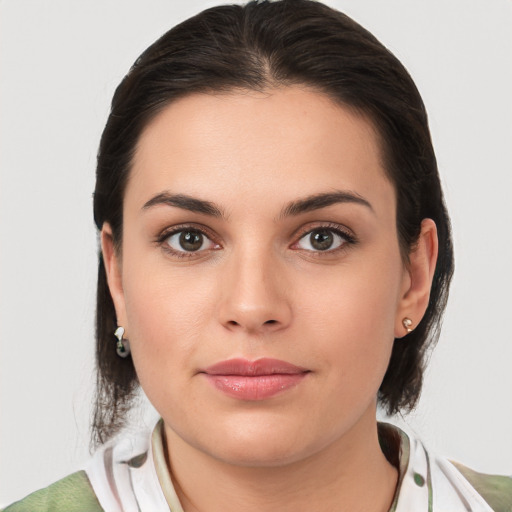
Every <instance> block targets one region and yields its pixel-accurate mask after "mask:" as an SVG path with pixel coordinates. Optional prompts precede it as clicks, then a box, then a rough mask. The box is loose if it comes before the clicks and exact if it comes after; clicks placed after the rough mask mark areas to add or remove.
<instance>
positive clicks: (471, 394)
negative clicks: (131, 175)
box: [0, 0, 512, 505]
mask: <svg viewBox="0 0 512 512" xmlns="http://www.w3.org/2000/svg"><path fill="white" fill-rule="evenodd" d="M216 3H217V2H213V1H200V0H196V1H190V0H188V1H186V2H185V1H183V2H181V1H170V0H165V1H164V0H145V1H141V0H140V1H134V0H131V1H127V0H107V1H99V0H94V1H88V2H82V1H78V0H72V1H70V0H51V1H49V0H45V1H43V0H10V1H9V0H3V1H1V2H0V24H1V25H0V37H1V40H0V52H1V53H0V59H1V60H0V72H1V80H0V87H1V96H0V101H1V104H0V109H1V114H0V122H1V128H0V129H1V132H0V137H1V146H2V147H1V152H0V169H1V179H0V244H1V246H0V250H1V252H0V257H1V262H0V290H1V305H0V306H1V307H0V329H1V330H0V342H1V345H0V363H1V366H0V379H1V380H0V393H1V395H0V400H1V402H0V407H1V409H0V414H1V416H0V434H1V437H0V461H1V462H0V505H1V504H4V505H5V504H7V503H9V502H10V501H12V500H14V499H17V498H20V497H21V496H22V495H24V494H26V493H28V492H30V491H32V490H35V489H36V488H39V487H42V486H45V485H48V484H49V483H50V482H52V481H54V480H55V479H57V478H59V477H62V476H64V475H65V474H67V473H69V472H71V471H72V470H74V469H76V468H77V467H78V466H80V464H82V463H83V462H84V461H85V460H86V459H87V457H88V424H89V414H90V401H91V398H92V389H93V381H94V378H93V313H94V295H95V272H96V270H95V266H96V233H95V230H94V227H93V221H92V208H91V206H92V201H91V194H92V191H93V187H94V164H95V153H96V148H97V144H98V140H99V136H100V133H101V129H102V127H103V125H104V122H105V120H106V116H107V113H108V104H109V101H110V98H111V96H112V93H113V91H114V88H115V86H116V85H117V83H118V82H119V81H120V79H121V78H122V76H123V75H124V73H125V72H126V71H127V70H128V67H129V66H130V65H131V63H132V62H133V60H134V59H135V57H136V56H137V55H138V54H139V53H140V52H141V51H142V50H143V49H144V48H145V47H146V46H147V45H149V44H150V43H151V42H153V40H155V39H156V38H157V37H158V36H160V35H161V34H162V33H163V32H165V31H166V30H167V29H168V28H170V27H171V26H173V25H174V24H176V23H177V22H179V21H181V20H183V19H185V18H187V17H189V16H190V15H192V14H195V13H196V12H198V11H199V10H201V9H203V8H205V7H208V6H213V5H215V4H216ZM327 3H328V4H330V5H332V6H335V7H337V8H339V9H340V10H343V11H345V12H346V13H347V14H349V15H350V16H352V17H354V18H355V19H356V20H357V21H359V22H360V23H361V24H363V25H364V26H366V27H367V28H368V29H369V30H370V31H372V32H373V33H374V34H375V35H376V36H377V37H378V38H380V39H381V40H382V42H383V43H384V44H386V45H387V46H388V47H389V48H390V49H391V50H392V51H393V52H394V53H395V54H396V55H397V56H398V57H399V58H400V59H401V60H402V61H403V62H404V64H405V65H406V67H407V68H408V69H409V71H410V72H411V74H412V76H413V77H414V78H415V80H416V83H417V85H418V87H419V89H420V91H421V93H422V95H423V97H424V100H425V103H426V105H427V109H428V110H429V113H430V120H431V128H432V136H433V139H434V144H435V146H436V149H437V154H438V159H439V165H440V170H441V174H442V178H443V183H444V187H445V192H446V197H447V202H448V206H449V209H450V212H451V215H452V220H453V227H454V233H455V248H456V261H457V271H456V277H455V280H454V283H453V289H452V290H453V291H452V295H451V299H450V304H449V307H448V311H447V316H446V320H445V326H444V331H443V334H442V336H441V340H440V343H439V346H438V348H437V349H436V351H435V352H434V355H433V357H432V361H431V365H430V369H429V372H428V375H427V380H426V385H425V391H424V394H423V397H422V400H421V404H420V407H419V408H418V410H417V411H416V412H415V413H414V414H413V415H411V416H409V417H408V418H406V420H405V421H406V422H407V423H408V425H409V428H410V429H412V430H413V431H415V432H416V433H418V434H419V435H420V436H421V437H422V438H423V439H424V440H426V442H427V444H428V445H429V446H430V447H431V448H432V449H434V450H436V451H438V452H441V453H442V454H444V455H447V456H450V457H452V458H454V459H458V460H460V461H462V462H464V463H465V464H467V465H470V466H473V467H474V468H476V469H479V470H481V471H487V472H500V473H508V474H511V473H512V407H511V405H512V336H511V328H510V319H511V316H512V315H511V313H512V291H511V290H512V228H511V226H512V201H511V194H512V173H511V163H512V162H511V160H512V158H511V150H510V148H511V143H512V121H511V119H512V116H511V110H512V109H511V107H512V100H511V91H512V71H511V62H512V36H511V34H512V31H511V29H510V28H511V26H512V25H511V23H512V4H511V2H510V1H509V0H470V1H468V0H428V1H427V0H424V1H419V0H415V1H413V0H393V1H388V0H386V1H377V0H374V1H370V0H357V1H355V0H338V1H335V0H331V1H329V2H327ZM394 421H397V422H403V420H401V419H400V418H396V419H395V420H394Z"/></svg>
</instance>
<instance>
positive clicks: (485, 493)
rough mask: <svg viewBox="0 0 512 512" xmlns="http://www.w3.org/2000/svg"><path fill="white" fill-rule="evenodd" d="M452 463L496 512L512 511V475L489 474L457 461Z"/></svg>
mask: <svg viewBox="0 0 512 512" xmlns="http://www.w3.org/2000/svg"><path fill="white" fill-rule="evenodd" d="M452 464H453V466H455V467H456V468H457V470H458V471H459V472H460V473H461V474H462V476H463V477H464V478H465V479H466V480H467V481H468V482H469V483H470V484H471V485H472V486H473V488H474V489H475V490H476V492H478V494H480V496H482V498H484V500H485V501H486V502H487V503H488V504H489V505H490V507H491V508H492V509H493V510H494V511H495V512H512V477H508V476H501V475H487V474H484V473H478V472H477V471H474V470H472V469H470V468H468V467H466V466H464V465H462V464H459V463H457V462H452Z"/></svg>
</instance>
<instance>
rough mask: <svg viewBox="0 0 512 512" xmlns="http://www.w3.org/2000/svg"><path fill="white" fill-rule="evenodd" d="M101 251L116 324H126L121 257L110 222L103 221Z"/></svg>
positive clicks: (124, 325)
mask: <svg viewBox="0 0 512 512" xmlns="http://www.w3.org/2000/svg"><path fill="white" fill-rule="evenodd" d="M100 236H101V252H102V254H103V263H104V264H105V271H106V274H107V283H108V287H109V289H110V295H111V296H112V300H113V302H114V307H115V309H116V317H117V325H122V326H123V327H124V328H125V329H127V326H126V308H125V301H124V292H123V281H122V266H121V257H120V255H119V254H118V252H117V251H116V248H115V246H114V239H113V237H112V228H111V227H110V224H108V223H106V222H105V223H104V224H103V227H102V229H101V235H100Z"/></svg>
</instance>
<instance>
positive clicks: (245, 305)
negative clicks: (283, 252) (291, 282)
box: [219, 243, 291, 332]
mask: <svg viewBox="0 0 512 512" xmlns="http://www.w3.org/2000/svg"><path fill="white" fill-rule="evenodd" d="M280 268H281V266H280V264H279V258H278V256H277V255H276V254H274V252H273V251H272V249H271V248H270V247H268V246H262V245H258V244H254V243H246V244H240V245H239V246H238V247H236V248H234V249H233V252H232V254H231V255H230V257H229V258H228V261H226V270H225V272H224V273H223V274H224V275H223V282H222V283H221V286H222V288H223V294H222V299H221V303H220V305H219V306H220V309H219V314H220V321H221V322H222V323H223V325H224V326H225V327H227V328H230V329H238V330H240V329H242V330H245V331H248V332H257V331H262V332H263V331H273V330H277V329H280V328H283V327H284V326H286V325H287V324H288V323H289V321H290V318H291V311H290V307H289V304H288V301H287V297H286V283H285V276H284V275H283V273H282V272H280Z"/></svg>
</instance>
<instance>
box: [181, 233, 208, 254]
mask: <svg viewBox="0 0 512 512" xmlns="http://www.w3.org/2000/svg"><path fill="white" fill-rule="evenodd" d="M179 242H180V246H181V247H182V248H183V249H184V250H185V251H198V250H199V249H201V246H202V245H203V235H202V234H201V233H199V232H197V231H183V232H182V233H181V234H180V238H179Z"/></svg>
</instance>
